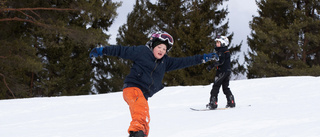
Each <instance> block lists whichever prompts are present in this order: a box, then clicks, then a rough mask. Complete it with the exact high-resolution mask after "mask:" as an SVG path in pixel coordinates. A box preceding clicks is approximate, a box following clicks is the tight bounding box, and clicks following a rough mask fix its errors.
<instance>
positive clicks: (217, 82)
mask: <svg viewBox="0 0 320 137" xmlns="http://www.w3.org/2000/svg"><path fill="white" fill-rule="evenodd" d="M230 77H231V71H227V72H219V71H217V74H216V76H215V78H214V83H213V86H212V89H211V92H210V94H211V97H213V96H215V97H216V98H217V99H218V94H219V89H220V87H221V85H222V90H223V93H224V94H225V95H226V97H229V96H230V95H232V92H231V90H230V88H229V81H230Z"/></svg>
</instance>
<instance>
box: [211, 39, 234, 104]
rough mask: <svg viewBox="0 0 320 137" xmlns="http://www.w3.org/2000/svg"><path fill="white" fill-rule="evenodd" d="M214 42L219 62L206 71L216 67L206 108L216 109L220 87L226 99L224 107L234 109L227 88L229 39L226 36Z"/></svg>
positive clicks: (230, 93) (231, 96)
mask: <svg viewBox="0 0 320 137" xmlns="http://www.w3.org/2000/svg"><path fill="white" fill-rule="evenodd" d="M215 42H216V47H215V50H216V51H217V54H218V56H219V61H215V62H214V63H213V64H211V65H209V66H208V67H207V70H208V71H210V70H211V69H212V68H214V67H217V72H216V75H215V78H214V79H215V80H214V83H213V86H212V89H211V92H210V102H209V104H207V108H209V109H216V108H217V107H218V94H219V89H220V87H221V85H222V90H223V93H224V94H225V95H226V97H227V106H226V107H235V106H236V103H235V101H234V96H233V94H232V92H231V90H230V88H229V81H230V76H231V65H230V52H229V49H228V47H227V46H228V45H229V39H228V38H227V37H226V36H217V37H216V39H215Z"/></svg>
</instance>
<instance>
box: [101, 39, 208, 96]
mask: <svg viewBox="0 0 320 137" xmlns="http://www.w3.org/2000/svg"><path fill="white" fill-rule="evenodd" d="M102 52H103V54H104V55H107V56H117V57H121V58H123V59H130V60H132V61H133V66H132V67H131V70H130V74H129V75H128V76H127V77H126V78H125V80H124V88H126V87H138V88H140V89H141V90H142V92H143V94H144V96H145V98H146V99H148V98H149V97H151V96H153V95H154V94H155V93H157V92H158V91H160V90H161V89H162V88H163V87H164V86H163V84H162V79H163V77H164V74H165V72H167V71H171V70H176V69H181V68H186V67H189V66H193V65H197V64H201V63H202V59H203V56H202V55H195V56H190V57H181V58H174V57H169V56H167V55H164V56H163V58H162V59H156V58H155V57H154V55H153V52H152V51H151V50H150V49H149V48H148V47H147V46H144V45H142V46H106V47H104V48H103V51H102Z"/></svg>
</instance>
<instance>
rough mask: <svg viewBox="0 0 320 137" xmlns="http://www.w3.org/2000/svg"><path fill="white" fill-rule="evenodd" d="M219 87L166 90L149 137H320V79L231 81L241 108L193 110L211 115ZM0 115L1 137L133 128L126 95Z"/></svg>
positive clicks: (99, 135)
mask: <svg viewBox="0 0 320 137" xmlns="http://www.w3.org/2000/svg"><path fill="white" fill-rule="evenodd" d="M211 86H212V85H205V86H177V87H166V88H165V89H163V90H162V91H160V92H159V93H157V94H156V95H154V96H153V97H152V98H150V99H149V107H150V116H151V122H150V134H149V137H289V136H290V137H316V136H320V115H319V113H320V101H318V99H319V98H320V77H308V76H303V77H277V78H263V79H251V80H238V81H231V82H230V88H231V90H232V91H233V93H234V96H235V100H236V103H237V107H236V108H234V109H228V110H215V111H192V110H190V109H189V108H190V107H194V108H204V107H205V104H207V103H208V101H209V100H208V99H209V92H210V90H211ZM225 105H226V99H225V96H224V95H223V93H222V91H221V92H220V94H219V107H224V106H225ZM0 108H1V111H0V136H1V137H126V136H128V133H127V128H128V126H129V123H130V120H131V117H130V112H129V108H128V106H127V104H126V103H125V102H124V100H123V98H122V92H119V93H111V94H100V95H88V96H73V97H51V98H32V99H13V100H0Z"/></svg>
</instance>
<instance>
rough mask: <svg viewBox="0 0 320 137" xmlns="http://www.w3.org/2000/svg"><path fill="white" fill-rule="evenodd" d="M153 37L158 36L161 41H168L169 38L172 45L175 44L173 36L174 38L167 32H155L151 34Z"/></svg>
mask: <svg viewBox="0 0 320 137" xmlns="http://www.w3.org/2000/svg"><path fill="white" fill-rule="evenodd" d="M151 37H153V38H158V39H160V40H161V41H166V40H167V41H168V43H169V44H170V45H173V38H172V36H171V35H169V34H167V33H154V34H152V35H151Z"/></svg>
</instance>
